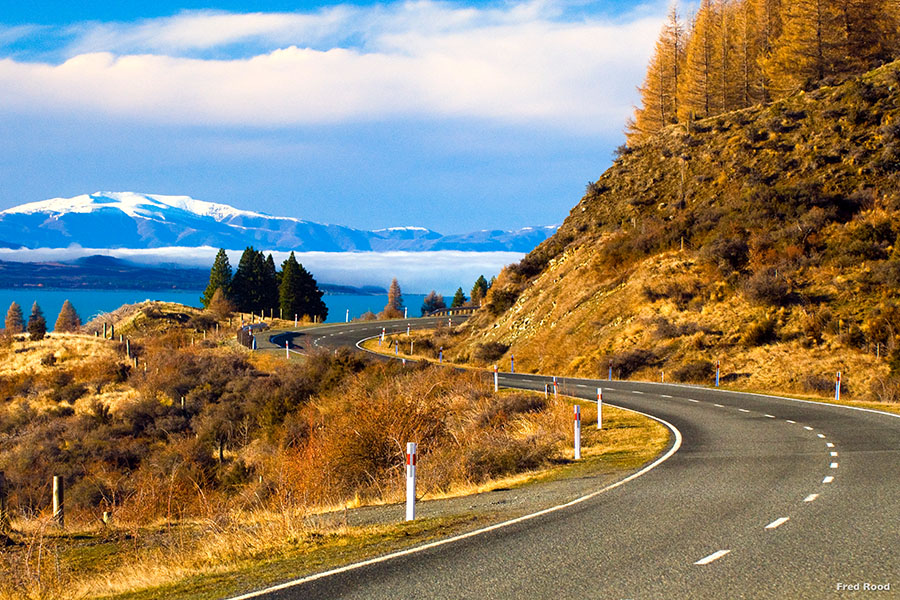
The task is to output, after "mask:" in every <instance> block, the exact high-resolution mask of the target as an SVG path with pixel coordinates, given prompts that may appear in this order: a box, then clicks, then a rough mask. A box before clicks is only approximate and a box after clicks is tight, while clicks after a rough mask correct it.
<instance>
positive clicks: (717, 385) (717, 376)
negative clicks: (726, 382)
mask: <svg viewBox="0 0 900 600" xmlns="http://www.w3.org/2000/svg"><path fill="white" fill-rule="evenodd" d="M716 387H719V361H716Z"/></svg>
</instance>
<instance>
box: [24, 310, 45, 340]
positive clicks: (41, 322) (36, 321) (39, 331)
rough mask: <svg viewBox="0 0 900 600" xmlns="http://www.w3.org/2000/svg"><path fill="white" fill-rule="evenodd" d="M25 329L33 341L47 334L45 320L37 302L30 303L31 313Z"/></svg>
mask: <svg viewBox="0 0 900 600" xmlns="http://www.w3.org/2000/svg"><path fill="white" fill-rule="evenodd" d="M25 329H26V330H27V331H28V335H29V337H30V339H31V341H33V342H36V341H38V340H42V339H44V336H45V335H46V334H47V321H46V319H44V312H43V311H42V310H41V307H40V306H38V303H37V302H35V303H34V304H32V305H31V315H30V316H29V317H28V326H27V327H26V328H25Z"/></svg>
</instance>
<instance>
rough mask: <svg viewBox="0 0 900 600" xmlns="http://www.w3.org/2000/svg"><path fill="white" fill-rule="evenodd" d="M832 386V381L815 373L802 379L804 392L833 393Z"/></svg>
mask: <svg viewBox="0 0 900 600" xmlns="http://www.w3.org/2000/svg"><path fill="white" fill-rule="evenodd" d="M834 384H835V382H834V379H832V378H830V377H825V376H823V375H819V374H817V373H808V374H807V375H806V376H805V377H804V378H803V390H804V391H806V392H815V393H824V392H833V391H834Z"/></svg>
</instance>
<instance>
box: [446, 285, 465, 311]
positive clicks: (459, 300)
mask: <svg viewBox="0 0 900 600" xmlns="http://www.w3.org/2000/svg"><path fill="white" fill-rule="evenodd" d="M465 303H466V295H465V294H464V293H463V291H462V288H456V293H455V294H453V301H452V302H451V303H450V308H459V307H460V306H463V305H465Z"/></svg>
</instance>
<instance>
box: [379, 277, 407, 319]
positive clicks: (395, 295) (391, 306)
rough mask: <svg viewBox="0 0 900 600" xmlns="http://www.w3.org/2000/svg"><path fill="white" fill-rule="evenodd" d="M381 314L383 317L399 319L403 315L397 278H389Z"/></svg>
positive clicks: (401, 298) (401, 297)
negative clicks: (385, 299)
mask: <svg viewBox="0 0 900 600" xmlns="http://www.w3.org/2000/svg"><path fill="white" fill-rule="evenodd" d="M381 315H382V316H383V317H384V318H385V319H400V318H402V317H403V295H402V294H401V293H400V284H399V283H397V278H396V277H395V278H394V279H392V280H391V287H389V288H388V301H387V304H386V305H385V307H384V310H383V311H382V313H381Z"/></svg>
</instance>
